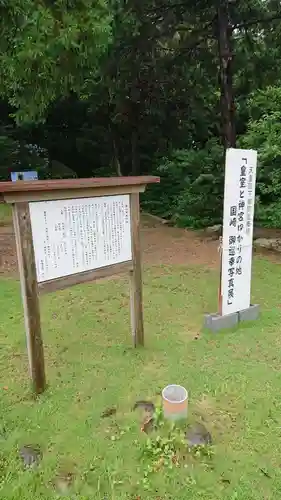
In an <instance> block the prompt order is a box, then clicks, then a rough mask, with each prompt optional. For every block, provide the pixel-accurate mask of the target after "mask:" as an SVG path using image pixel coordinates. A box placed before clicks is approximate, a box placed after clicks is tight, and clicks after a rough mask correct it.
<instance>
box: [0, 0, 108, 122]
mask: <svg viewBox="0 0 281 500" xmlns="http://www.w3.org/2000/svg"><path fill="white" fill-rule="evenodd" d="M110 20H111V16H110V11H109V9H108V5H107V3H106V0H94V1H93V0H76V1H75V0H73V1H71V0H55V1H48V0H42V1H38V2H34V1H33V0H1V2H0V65H1V79H0V92H1V93H2V94H3V95H5V96H7V98H8V100H9V103H10V104H11V105H12V106H13V107H14V108H15V110H16V113H15V116H16V118H17V120H18V121H20V122H21V121H30V122H34V121H36V120H38V119H40V118H42V117H44V116H45V114H46V110H47V108H48V106H49V104H50V103H52V102H54V101H55V100H56V99H57V98H60V97H64V96H66V95H68V94H69V93H70V92H71V91H72V92H75V93H76V94H77V95H78V96H80V97H82V96H83V93H84V92H85V87H87V84H88V81H91V80H92V79H95V78H96V77H97V74H98V70H99V59H100V56H101V55H102V54H103V53H104V52H105V51H106V49H107V46H108V43H109V39H110Z"/></svg>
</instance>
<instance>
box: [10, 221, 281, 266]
mask: <svg viewBox="0 0 281 500" xmlns="http://www.w3.org/2000/svg"><path fill="white" fill-rule="evenodd" d="M268 231H271V234H275V237H276V230H268ZM274 231H275V232H274ZM273 232H274V233H273ZM263 234H264V231H263ZM141 235H142V250H143V261H144V264H148V265H165V264H166V265H169V264H170V265H180V266H184V265H194V264H198V265H204V266H207V267H213V268H218V264H219V254H218V241H214V240H212V239H211V238H209V237H207V236H206V235H205V234H204V232H202V231H198V232H196V231H189V230H186V229H179V228H174V227H168V226H167V225H166V224H163V223H162V222H161V220H158V219H156V218H154V217H149V216H142V230H141ZM263 255H265V256H266V257H268V258H270V260H273V261H274V262H278V263H280V260H281V259H280V257H279V255H275V254H272V253H268V252H267V253H263ZM17 272H18V269H17V257H16V244H15V238H14V232H13V227H12V225H11V224H7V225H0V275H1V274H2V275H3V274H5V275H6V274H9V275H17Z"/></svg>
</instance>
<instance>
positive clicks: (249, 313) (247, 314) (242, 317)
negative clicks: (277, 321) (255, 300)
mask: <svg viewBox="0 0 281 500" xmlns="http://www.w3.org/2000/svg"><path fill="white" fill-rule="evenodd" d="M259 315H260V306H259V304H251V305H250V307H248V308H247V309H243V310H242V311H239V313H238V316H239V321H255V320H256V319H258V317H259Z"/></svg>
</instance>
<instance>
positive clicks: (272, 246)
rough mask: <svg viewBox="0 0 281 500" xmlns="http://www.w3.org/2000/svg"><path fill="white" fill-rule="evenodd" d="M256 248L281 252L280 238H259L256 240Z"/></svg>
mask: <svg viewBox="0 0 281 500" xmlns="http://www.w3.org/2000/svg"><path fill="white" fill-rule="evenodd" d="M254 246H255V248H263V249H265V250H271V251H274V252H279V253H280V252H281V239H280V238H258V239H256V240H255V241H254Z"/></svg>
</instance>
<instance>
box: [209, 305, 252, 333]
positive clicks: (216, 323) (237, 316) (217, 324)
mask: <svg viewBox="0 0 281 500" xmlns="http://www.w3.org/2000/svg"><path fill="white" fill-rule="evenodd" d="M259 314H260V306H259V305H258V304H251V305H250V307H248V308H247V309H243V310H242V311H239V312H237V313H231V314H225V316H221V315H220V314H218V313H215V314H205V317H204V328H207V330H211V331H212V332H218V331H219V330H224V329H226V328H233V327H234V326H236V325H238V323H240V321H255V320H256V319H258V317H259Z"/></svg>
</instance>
